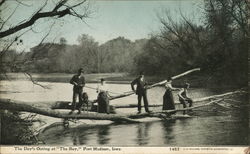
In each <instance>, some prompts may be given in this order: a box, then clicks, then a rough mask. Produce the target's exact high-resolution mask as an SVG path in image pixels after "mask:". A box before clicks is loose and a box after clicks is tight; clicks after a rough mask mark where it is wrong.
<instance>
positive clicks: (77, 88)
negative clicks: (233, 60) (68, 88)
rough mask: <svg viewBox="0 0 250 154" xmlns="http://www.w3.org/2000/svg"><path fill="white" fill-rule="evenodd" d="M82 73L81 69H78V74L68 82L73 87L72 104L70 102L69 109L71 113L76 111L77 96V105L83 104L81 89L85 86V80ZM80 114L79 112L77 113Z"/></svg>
mask: <svg viewBox="0 0 250 154" xmlns="http://www.w3.org/2000/svg"><path fill="white" fill-rule="evenodd" d="M83 75H84V71H83V69H82V68H80V69H79V70H78V73H77V74H76V75H74V76H73V77H72V78H71V80H70V84H72V85H74V86H73V102H72V108H71V112H70V113H69V114H71V113H73V112H74V110H75V109H76V98H77V96H78V99H79V104H82V103H83V96H82V93H83V87H84V86H85V78H84V76H83ZM79 113H80V111H79Z"/></svg>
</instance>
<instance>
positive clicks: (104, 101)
mask: <svg viewBox="0 0 250 154" xmlns="http://www.w3.org/2000/svg"><path fill="white" fill-rule="evenodd" d="M96 92H97V93H98V96H97V103H98V105H97V112H98V113H107V114H109V113H110V110H109V97H110V96H109V93H108V87H107V85H106V83H105V80H104V79H101V83H100V84H99V85H98V87H97V90H96Z"/></svg>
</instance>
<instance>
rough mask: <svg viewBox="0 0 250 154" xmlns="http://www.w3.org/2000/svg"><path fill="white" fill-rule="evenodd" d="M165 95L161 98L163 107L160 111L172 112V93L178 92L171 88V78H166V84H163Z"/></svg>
mask: <svg viewBox="0 0 250 154" xmlns="http://www.w3.org/2000/svg"><path fill="white" fill-rule="evenodd" d="M165 89H166V91H165V94H164V96H163V107H162V110H174V109H175V105H174V97H173V93H172V91H174V90H179V88H174V87H172V78H171V77H170V78H168V81H167V83H166V84H165Z"/></svg>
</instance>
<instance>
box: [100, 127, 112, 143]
mask: <svg viewBox="0 0 250 154" xmlns="http://www.w3.org/2000/svg"><path fill="white" fill-rule="evenodd" d="M109 135H110V127H109V126H104V127H100V128H98V129H97V137H98V138H97V139H98V143H99V144H108V143H109V140H110V138H109Z"/></svg>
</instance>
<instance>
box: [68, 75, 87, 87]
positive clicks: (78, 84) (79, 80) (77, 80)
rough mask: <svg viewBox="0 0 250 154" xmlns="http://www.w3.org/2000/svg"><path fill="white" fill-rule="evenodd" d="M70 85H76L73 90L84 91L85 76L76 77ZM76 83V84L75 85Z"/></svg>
mask: <svg viewBox="0 0 250 154" xmlns="http://www.w3.org/2000/svg"><path fill="white" fill-rule="evenodd" d="M70 83H71V84H73V85H74V87H73V90H74V91H75V90H82V88H83V87H84V86H85V78H84V77H83V76H81V77H79V75H74V76H73V77H72V78H71V80H70ZM74 83H76V84H74Z"/></svg>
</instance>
